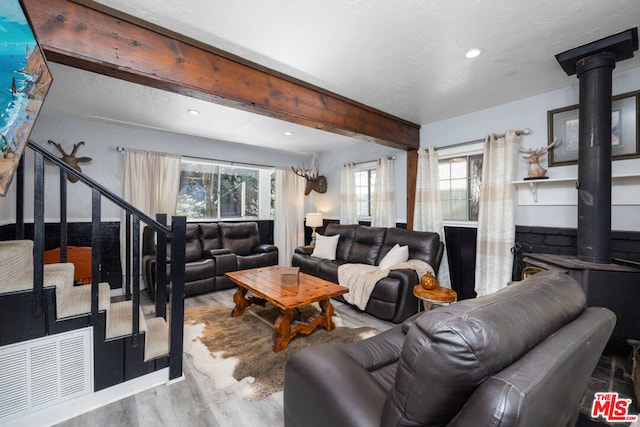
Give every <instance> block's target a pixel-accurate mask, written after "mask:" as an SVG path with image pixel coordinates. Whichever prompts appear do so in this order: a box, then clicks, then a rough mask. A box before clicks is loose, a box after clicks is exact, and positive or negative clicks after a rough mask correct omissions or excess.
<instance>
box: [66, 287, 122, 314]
mask: <svg viewBox="0 0 640 427" xmlns="http://www.w3.org/2000/svg"><path fill="white" fill-rule="evenodd" d="M62 288H63V287H59V288H56V309H57V312H56V314H57V318H58V319H63V318H66V317H72V316H80V315H83V314H90V313H91V285H84V286H72V287H70V288H66V289H62ZM61 294H64V296H63V297H61ZM110 301H111V287H110V286H109V284H108V283H98V310H99V311H102V310H108V309H109V303H110Z"/></svg>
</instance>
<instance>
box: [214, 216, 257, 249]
mask: <svg viewBox="0 0 640 427" xmlns="http://www.w3.org/2000/svg"><path fill="white" fill-rule="evenodd" d="M218 227H219V228H220V238H221V241H222V247H223V248H225V249H231V251H232V252H233V253H234V254H236V255H240V256H246V255H250V254H251V253H252V252H253V248H255V247H256V246H258V245H259V244H260V234H259V232H258V224H257V223H255V222H239V223H232V222H221V223H219V224H218Z"/></svg>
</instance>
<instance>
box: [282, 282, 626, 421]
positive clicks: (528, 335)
mask: <svg viewBox="0 0 640 427" xmlns="http://www.w3.org/2000/svg"><path fill="white" fill-rule="evenodd" d="M585 305H586V298H585V295H584V292H583V291H582V288H581V286H580V285H579V284H578V283H577V282H576V281H574V280H573V279H571V278H570V277H569V276H567V275H565V274H562V273H559V272H545V273H538V274H535V275H533V276H531V277H530V278H528V279H526V280H524V281H522V282H515V283H514V284H512V285H510V286H508V287H506V288H504V289H502V290H501V291H499V292H496V293H494V294H491V295H487V296H483V297H479V298H476V299H468V300H464V301H462V302H457V303H454V304H451V305H450V306H447V307H437V308H434V309H432V310H431V311H428V312H426V313H421V314H419V315H416V316H415V317H412V318H411V319H409V320H407V321H406V322H405V323H403V324H401V325H397V326H395V327H393V328H392V329H389V330H387V331H385V332H382V333H380V334H379V335H377V336H374V337H372V338H369V339H366V340H363V341H360V342H357V343H353V344H344V345H331V344H321V345H317V346H313V347H308V348H306V349H304V350H301V351H298V352H297V353H295V354H294V355H293V356H292V357H291V358H290V359H289V361H288V362H287V365H286V367H285V373H284V420H285V426H286V427H302V426H304V427H314V426H342V427H350V426H359V427H364V426H372V427H373V426H376V427H378V426H383V427H384V426H444V425H447V426H474V427H475V426H494V427H498V426H573V425H575V422H576V420H577V417H578V411H579V405H580V401H581V399H582V397H583V395H584V392H585V388H586V386H587V384H588V381H589V378H590V376H591V373H592V372H593V370H594V368H595V367H596V365H597V363H598V360H599V358H600V355H601V353H602V351H603V349H604V347H605V345H606V343H607V341H608V339H609V337H610V335H611V332H612V330H613V327H614V325H615V315H614V314H613V312H611V311H610V310H608V309H606V308H600V307H590V308H585Z"/></svg>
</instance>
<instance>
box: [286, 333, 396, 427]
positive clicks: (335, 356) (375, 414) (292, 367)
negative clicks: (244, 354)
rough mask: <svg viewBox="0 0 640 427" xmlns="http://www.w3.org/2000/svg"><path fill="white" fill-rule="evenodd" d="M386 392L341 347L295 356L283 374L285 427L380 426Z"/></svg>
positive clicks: (321, 347) (313, 349) (320, 347)
mask: <svg viewBox="0 0 640 427" xmlns="http://www.w3.org/2000/svg"><path fill="white" fill-rule="evenodd" d="M386 397H387V390H384V389H383V388H382V386H381V385H380V384H379V383H378V382H377V381H376V380H375V379H374V378H373V377H372V376H371V375H370V374H369V373H368V372H367V371H366V369H364V368H363V367H362V366H360V365H359V364H358V363H357V362H356V361H354V360H353V359H352V358H351V357H349V356H348V355H347V354H346V353H345V352H344V351H342V350H341V348H340V347H339V346H335V345H331V344H321V345H316V346H313V347H308V348H306V349H303V350H300V351H298V352H297V353H295V354H294V355H293V356H291V358H290V359H289V361H288V362H287V365H286V367H285V371H284V419H285V426H286V427H302V426H304V427H314V426H318V427H324V426H344V427H350V426H363V427H364V426H379V425H380V420H381V416H382V409H383V406H384V402H385V399H386Z"/></svg>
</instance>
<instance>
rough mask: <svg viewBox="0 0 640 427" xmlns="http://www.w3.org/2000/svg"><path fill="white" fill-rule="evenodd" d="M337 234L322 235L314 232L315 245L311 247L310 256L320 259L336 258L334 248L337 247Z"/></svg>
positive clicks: (338, 237)
mask: <svg viewBox="0 0 640 427" xmlns="http://www.w3.org/2000/svg"><path fill="white" fill-rule="evenodd" d="M339 239H340V236H339V235H335V236H323V235H321V234H316V246H315V247H314V248H313V253H311V256H313V257H316V258H320V259H329V260H334V259H336V248H337V247H338V240H339Z"/></svg>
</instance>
